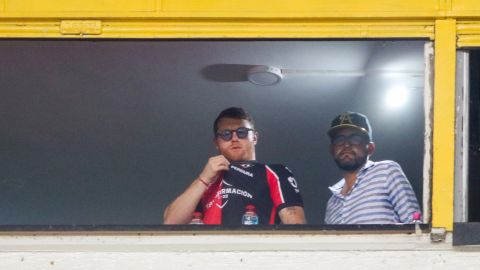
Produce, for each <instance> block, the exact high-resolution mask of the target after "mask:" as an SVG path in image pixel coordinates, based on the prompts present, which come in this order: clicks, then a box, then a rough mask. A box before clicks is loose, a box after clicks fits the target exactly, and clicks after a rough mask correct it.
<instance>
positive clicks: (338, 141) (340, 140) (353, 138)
mask: <svg viewBox="0 0 480 270" xmlns="http://www.w3.org/2000/svg"><path fill="white" fill-rule="evenodd" d="M347 142H348V144H350V145H361V144H365V143H367V140H366V139H365V137H364V136H361V135H358V134H353V135H350V136H337V137H334V138H333V139H332V144H333V145H335V146H340V145H344V144H346V143H347Z"/></svg>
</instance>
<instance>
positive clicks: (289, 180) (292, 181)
mask: <svg viewBox="0 0 480 270" xmlns="http://www.w3.org/2000/svg"><path fill="white" fill-rule="evenodd" d="M287 180H288V182H289V183H290V185H292V187H293V188H294V189H295V192H297V193H299V192H300V190H299V189H298V184H297V180H295V178H293V177H292V176H289V177H288V178H287Z"/></svg>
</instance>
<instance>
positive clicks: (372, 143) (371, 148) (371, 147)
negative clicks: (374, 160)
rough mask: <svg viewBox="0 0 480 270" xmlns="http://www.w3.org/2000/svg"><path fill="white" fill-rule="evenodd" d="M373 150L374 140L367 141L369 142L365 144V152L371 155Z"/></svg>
mask: <svg viewBox="0 0 480 270" xmlns="http://www.w3.org/2000/svg"><path fill="white" fill-rule="evenodd" d="M373 152H375V143H374V142H369V143H368V144H367V153H368V156H371V155H373Z"/></svg>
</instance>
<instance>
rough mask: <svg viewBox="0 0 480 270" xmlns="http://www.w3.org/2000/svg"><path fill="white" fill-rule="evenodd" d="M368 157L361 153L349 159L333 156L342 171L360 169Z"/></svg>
mask: <svg viewBox="0 0 480 270" xmlns="http://www.w3.org/2000/svg"><path fill="white" fill-rule="evenodd" d="M367 159H368V155H361V156H355V158H354V159H351V160H341V159H340V158H338V157H335V159H334V160H335V163H336V164H337V166H338V168H340V169H341V170H343V171H347V172H352V171H356V170H358V169H360V168H361V167H362V166H363V165H364V164H365V163H366V162H367Z"/></svg>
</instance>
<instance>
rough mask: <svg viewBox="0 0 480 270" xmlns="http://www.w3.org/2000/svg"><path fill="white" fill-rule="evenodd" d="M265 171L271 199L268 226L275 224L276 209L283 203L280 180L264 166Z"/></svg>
mask: <svg viewBox="0 0 480 270" xmlns="http://www.w3.org/2000/svg"><path fill="white" fill-rule="evenodd" d="M265 168H266V171H267V183H268V188H269V189H270V198H272V202H273V207H272V212H271V213H270V224H275V217H276V216H277V207H278V206H279V205H280V204H282V203H284V202H285V200H284V199H283V192H282V187H281V186H280V179H279V177H278V175H277V174H276V173H275V172H274V171H273V170H272V169H270V167H268V166H267V165H265Z"/></svg>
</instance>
